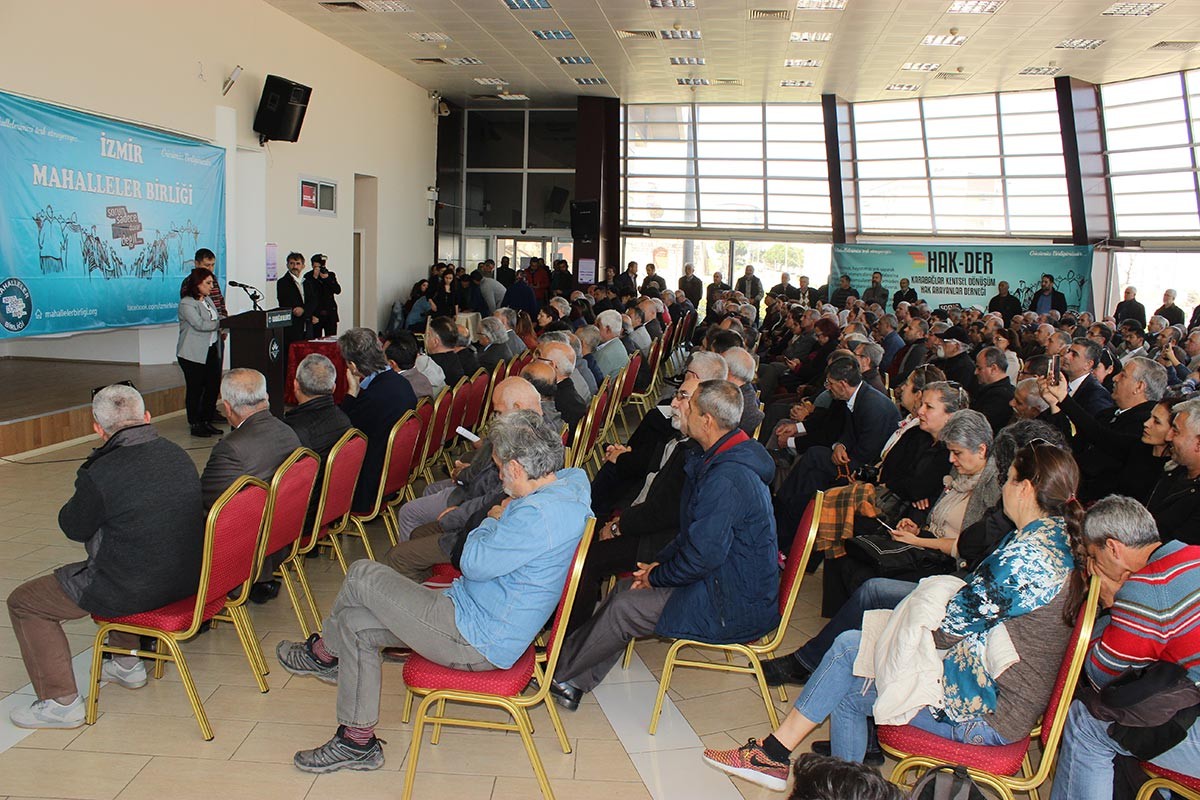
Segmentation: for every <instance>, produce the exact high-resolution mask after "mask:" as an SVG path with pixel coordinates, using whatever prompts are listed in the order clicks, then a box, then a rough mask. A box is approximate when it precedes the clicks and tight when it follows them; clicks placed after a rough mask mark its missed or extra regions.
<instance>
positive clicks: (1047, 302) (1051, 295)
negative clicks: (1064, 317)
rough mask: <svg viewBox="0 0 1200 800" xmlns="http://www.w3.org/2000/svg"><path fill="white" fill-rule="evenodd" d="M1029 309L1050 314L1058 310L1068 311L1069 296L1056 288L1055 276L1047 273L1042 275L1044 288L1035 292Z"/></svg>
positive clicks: (1060, 312) (1061, 311) (1063, 312)
mask: <svg viewBox="0 0 1200 800" xmlns="http://www.w3.org/2000/svg"><path fill="white" fill-rule="evenodd" d="M1029 310H1030V311H1033V312H1036V313H1038V314H1049V313H1050V312H1051V311H1057V312H1058V313H1059V314H1065V313H1067V298H1066V295H1064V294H1063V293H1062V292H1060V291H1058V290H1057V289H1055V288H1054V276H1053V275H1051V274H1049V273H1047V274H1045V275H1043V276H1042V288H1041V289H1039V290H1038V291H1036V292H1034V293H1033V297H1031V298H1030V299H1029Z"/></svg>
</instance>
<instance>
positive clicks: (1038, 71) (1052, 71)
mask: <svg viewBox="0 0 1200 800" xmlns="http://www.w3.org/2000/svg"><path fill="white" fill-rule="evenodd" d="M1060 72H1062V67H1026V68H1025V69H1023V70H1021V71H1020V72H1018V73H1017V74H1018V75H1057V74H1058V73H1060Z"/></svg>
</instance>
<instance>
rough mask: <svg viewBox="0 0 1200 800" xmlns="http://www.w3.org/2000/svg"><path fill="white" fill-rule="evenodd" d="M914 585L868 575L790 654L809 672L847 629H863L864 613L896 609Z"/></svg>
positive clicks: (908, 582) (909, 582)
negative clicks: (836, 610)
mask: <svg viewBox="0 0 1200 800" xmlns="http://www.w3.org/2000/svg"><path fill="white" fill-rule="evenodd" d="M915 588H917V585H916V584H915V583H912V582H911V581H897V580H892V579H891V578H871V579H870V580H869V581H867V582H866V583H864V584H863V585H862V586H860V587H858V588H857V589H855V590H854V594H852V595H851V596H850V599H849V600H847V601H846V604H845V605H843V606H842V607H841V608H840V609H839V610H838V612H837V614H834V616H833V619H831V620H829V622H828V623H826V624H825V627H824V628H822V629H821V632H820V633H818V634H817V635H816V636H814V637H813V638H812V639H809V640H808V642H807V643H806V644H805V645H804V646H803V647H801V648H800V649H799V650H797V651H796V652H795V653H792V658H794V659H796V660H797V661H799V662H800V663H801V664H803V665H804V667H805V668H806V669H807V670H808V671H809V672H812V671H813V670H815V669H816V668H817V665H818V664H820V663H821V659H823V658H825V654H826V653H827V652H829V648H831V647H833V642H834V640H836V639H837V638H838V637H839V636H841V635H842V634H843V633H845V632H846V631H856V630H860V629H861V628H862V620H863V614H864V613H866V612H867V611H874V610H876V609H882V608H895V607H896V606H898V605H900V601H901V600H903V599H904V598H905V597H908V595H909V594H911V593H912V590H913V589H915Z"/></svg>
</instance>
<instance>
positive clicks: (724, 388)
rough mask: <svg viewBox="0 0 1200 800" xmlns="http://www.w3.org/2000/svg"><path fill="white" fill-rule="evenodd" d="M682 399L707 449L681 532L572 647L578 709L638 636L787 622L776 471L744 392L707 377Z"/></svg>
mask: <svg viewBox="0 0 1200 800" xmlns="http://www.w3.org/2000/svg"><path fill="white" fill-rule="evenodd" d="M680 394H686V392H684V391H681V392H679V393H677V394H676V402H677V403H679V404H681V406H682V408H681V410H682V412H683V416H682V420H681V426H680V432H681V433H683V434H684V435H685V436H689V437H691V438H692V439H694V440H696V442H697V443H698V444H699V445H700V447H701V450H702V452H697V453H694V454H692V455H690V456H689V457H688V461H687V462H686V463H685V465H684V473H685V479H684V486H683V493H682V496H681V497H680V502H679V508H680V519H679V535H678V536H676V537H675V539H674V540H673V541H672V542H671V543H670V544H668V545H667V546H666V547H665V548H664V549H663V551H662V552H661V553H659V554H658V556H657V557H656V558H655V560H654V561H653V562H652V563H650V564H642V563H639V564H638V571H637V572H635V573H634V577H633V579H632V581H625V582H623V583H621V584H620V585H619V586H618V587H617V589H616V591H614V592H613V593H612V594H610V595H609V596H608V598H607V599H606V600H605V601H604V604H603V605H601V606H600V608H599V610H598V611H597V612H596V614H595V616H593V617H592V618H591V619H590V620H588V622H587V623H586V624H584V625H583V626H581V627H580V628H579V630H577V631H575V632H574V633H572V634H571V635H570V636H569V637H568V638H567V640H566V641H565V642H564V644H563V652H562V656H561V658H560V660H559V663H558V668H557V670H556V673H555V674H556V676H557V677H558V680H557V681H555V683H554V684H553V685H552V686H551V687H550V691H551V693H552V694H553V695H554V698H555V700H556V701H557V702H558V704H559V705H561V706H563V707H564V708H566V709H569V710H574V709H576V708H578V707H579V700H580V698H581V697H582V695H583V693H584V692H589V691H591V690H592V689H593V688H595V686H596V685H597V684H599V683H600V681H601V680H603V678H604V676H605V675H607V674H608V671H609V670H610V669H612V666H613V664H615V663H616V661H617V659H618V658H619V657H620V654H621V652H622V651H623V650H624V649H625V645H626V643H627V642H628V641H629V640H630V639H632V638H635V637H638V636H648V635H650V634H652V633H653V634H657V635H659V636H666V637H671V638H677V639H681V638H686V639H697V640H699V641H704V642H714V643H729V642H748V641H752V640H754V639H757V638H759V637H761V636H763V635H764V634H766V633H767V632H769V631H771V630H772V629H774V628H775V626H776V625H778V624H779V609H778V597H779V569H778V562H777V558H778V553H777V552H776V547H775V519H774V515H773V513H772V511H771V496H770V493H769V492H768V490H767V485H768V484H769V482H770V480H771V478H772V476H773V475H774V473H775V465H774V462H773V461H772V460H771V457H770V456H769V455H768V454H767V451H766V450H765V449H764V448H763V446H762V445H760V444H759V443H758V442H756V441H754V440H753V439H751V438H750V437H749V436H747V435H746V434H745V433H744V432H743V431H741V430H740V429H739V428H738V423H739V422H740V421H741V417H742V394H741V392H740V391H738V388H737V387H736V386H734V385H733V384H732V383H730V382H728V381H704V382H703V383H701V384H700V385H699V387H698V388H697V389H696V391H695V393H694V394H693V395H692V396H690V397H680V396H679V395H680Z"/></svg>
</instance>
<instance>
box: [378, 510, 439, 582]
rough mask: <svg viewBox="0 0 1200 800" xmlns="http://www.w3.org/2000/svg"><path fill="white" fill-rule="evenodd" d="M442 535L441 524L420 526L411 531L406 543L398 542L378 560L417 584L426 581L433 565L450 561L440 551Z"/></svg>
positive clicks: (433, 523)
mask: <svg viewBox="0 0 1200 800" xmlns="http://www.w3.org/2000/svg"><path fill="white" fill-rule="evenodd" d="M443 533H444V531H443V530H442V526H441V523H438V522H430V523H427V524H425V525H420V526H418V527H417V528H416V529H414V530H413V532H412V537H411V538H410V539H409V540H408V541H407V542H400V543H399V544H397V545H396V546H395V547H393V548H391V549H390V550H388V551H387V552H386V553H385V554H384V556H383V558H381V559H379V560H380V561H381V562H382V563H384V564H387V565H388V566H389V567H391V568H392V569H394V570H396V572H399V573H400V574H401V575H403V576H404V577H406V578H410V579H412V580H414V581H416V582H417V583H421V582H422V581H427V580H429V576H430V575H431V574H432V573H433V569H432V567H433V565H434V564H442V563H444V562H446V561H449V560H450V554H449V553H446V552H444V551H443V550H442V545H441V539H442V534H443Z"/></svg>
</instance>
